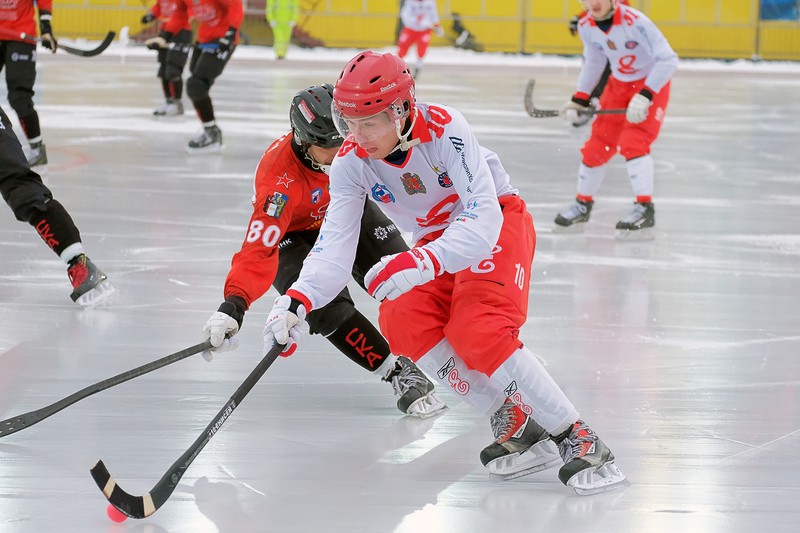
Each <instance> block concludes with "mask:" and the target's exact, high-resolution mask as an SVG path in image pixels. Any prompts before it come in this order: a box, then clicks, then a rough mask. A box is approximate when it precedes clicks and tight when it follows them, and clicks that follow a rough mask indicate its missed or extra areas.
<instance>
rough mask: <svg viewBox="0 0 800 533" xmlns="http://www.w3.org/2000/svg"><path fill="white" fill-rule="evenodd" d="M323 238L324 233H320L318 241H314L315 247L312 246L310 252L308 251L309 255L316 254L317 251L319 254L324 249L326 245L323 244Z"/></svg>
mask: <svg viewBox="0 0 800 533" xmlns="http://www.w3.org/2000/svg"><path fill="white" fill-rule="evenodd" d="M322 239H323V237H322V233H320V234H319V235H317V240H316V241H314V247H313V248H311V251H310V252H308V253H309V255H311V254H315V253H317V254H318V253H320V252H321V251H322V250H323V249H324V248H325V247H324V246H322Z"/></svg>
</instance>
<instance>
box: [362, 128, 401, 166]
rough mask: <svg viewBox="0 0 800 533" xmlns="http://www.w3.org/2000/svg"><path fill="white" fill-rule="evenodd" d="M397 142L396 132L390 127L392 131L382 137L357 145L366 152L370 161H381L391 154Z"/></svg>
mask: <svg viewBox="0 0 800 533" xmlns="http://www.w3.org/2000/svg"><path fill="white" fill-rule="evenodd" d="M399 140H400V139H399V138H398V137H397V130H396V129H395V127H394V125H392V129H391V130H389V131H388V132H386V133H385V134H383V136H381V137H379V138H377V139H374V140H372V141H369V142H359V143H358V145H359V146H360V147H361V149H362V150H364V151H365V152H367V154H368V155H369V158H370V159H383V158H384V157H386V156H387V155H389V154H390V153H392V150H394V147H395V146H397V143H398V142H399ZM356 142H358V141H356Z"/></svg>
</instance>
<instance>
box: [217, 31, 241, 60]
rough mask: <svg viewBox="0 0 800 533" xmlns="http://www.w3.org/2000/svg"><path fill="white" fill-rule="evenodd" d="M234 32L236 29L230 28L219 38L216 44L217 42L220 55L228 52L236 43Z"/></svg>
mask: <svg viewBox="0 0 800 533" xmlns="http://www.w3.org/2000/svg"><path fill="white" fill-rule="evenodd" d="M236 31H237V30H236V28H234V27H233V26H231V27H229V28H228V31H226V32H225V35H223V36H222V37H220V39H219V41H218V42H219V51H220V52H221V53H225V52H228V51H230V49H231V46H233V43H235V42H236Z"/></svg>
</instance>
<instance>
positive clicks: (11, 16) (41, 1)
mask: <svg viewBox="0 0 800 533" xmlns="http://www.w3.org/2000/svg"><path fill="white" fill-rule="evenodd" d="M36 3H37V4H38V6H39V9H41V10H43V11H50V12H51V13H52V12H53V0H38V2H36ZM34 14H35V12H34V9H33V0H0V31H2V33H0V41H22V39H20V38H19V34H20V33H26V34H28V35H38V34H39V31H38V26H39V25H38V24H37V23H36V17H35V16H34ZM25 42H30V41H25Z"/></svg>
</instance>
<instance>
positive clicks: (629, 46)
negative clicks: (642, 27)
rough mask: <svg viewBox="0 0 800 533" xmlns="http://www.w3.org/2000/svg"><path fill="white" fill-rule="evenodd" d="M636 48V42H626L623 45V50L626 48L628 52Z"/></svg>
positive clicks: (637, 44)
mask: <svg viewBox="0 0 800 533" xmlns="http://www.w3.org/2000/svg"><path fill="white" fill-rule="evenodd" d="M637 46H639V43H637V42H636V41H627V42H626V43H625V48H627V49H628V50H633V49H634V48H636V47H637Z"/></svg>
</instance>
